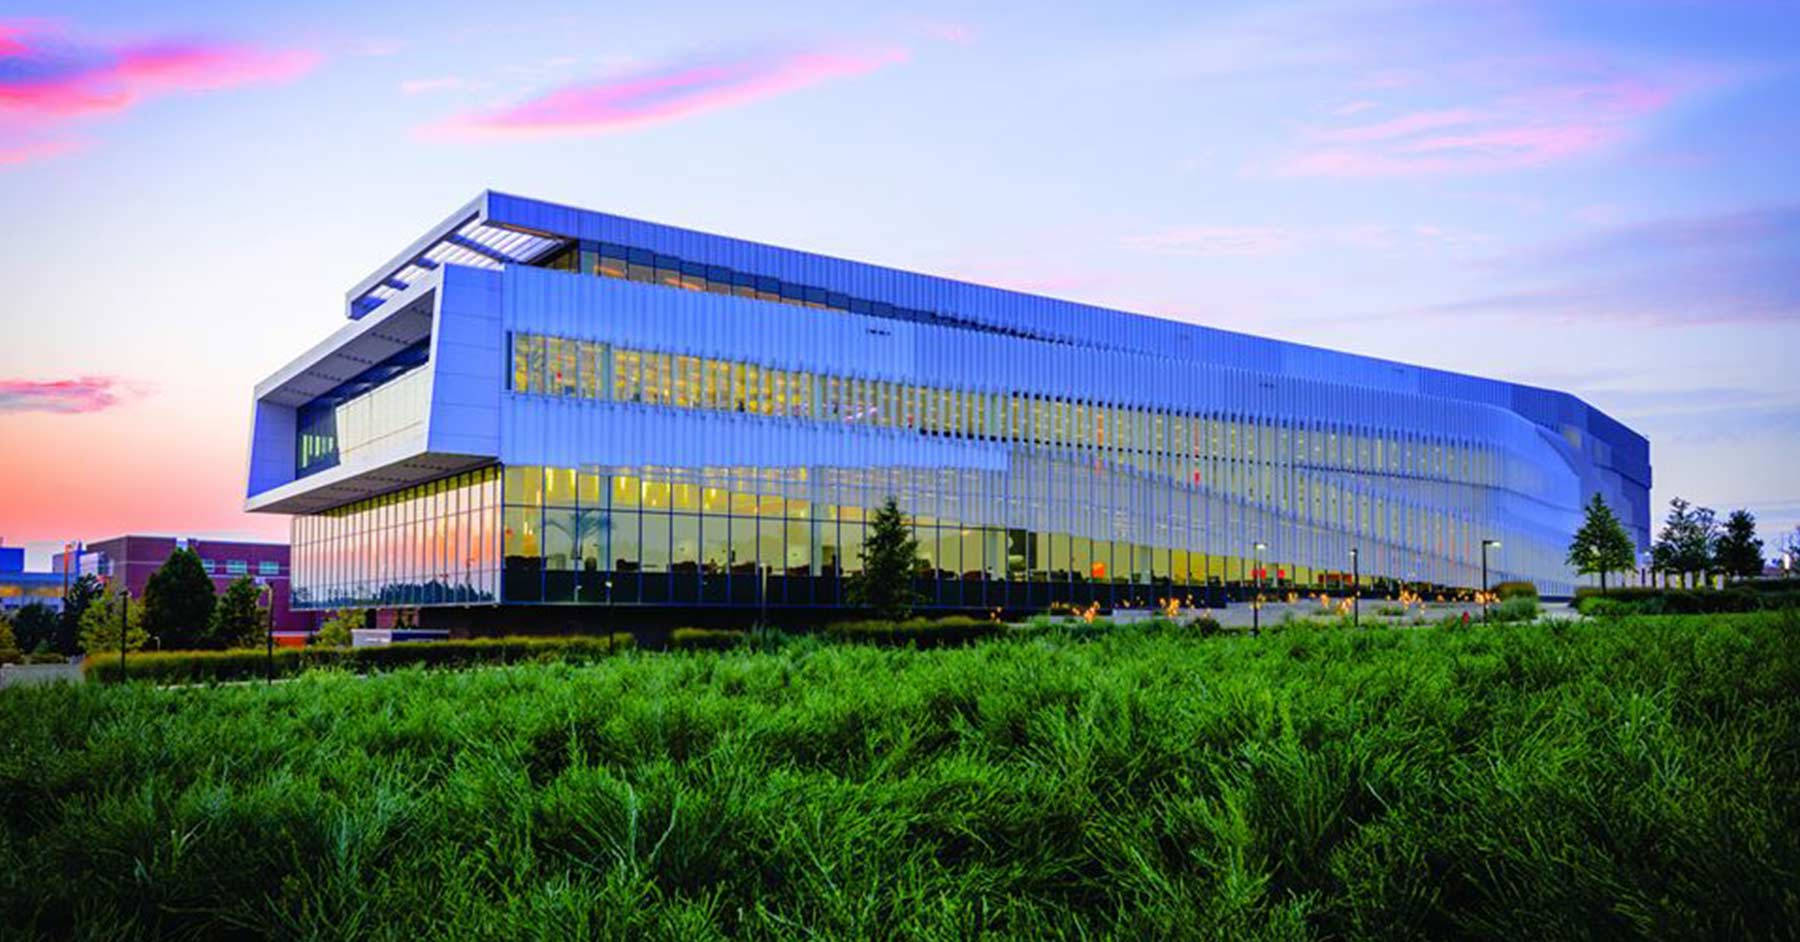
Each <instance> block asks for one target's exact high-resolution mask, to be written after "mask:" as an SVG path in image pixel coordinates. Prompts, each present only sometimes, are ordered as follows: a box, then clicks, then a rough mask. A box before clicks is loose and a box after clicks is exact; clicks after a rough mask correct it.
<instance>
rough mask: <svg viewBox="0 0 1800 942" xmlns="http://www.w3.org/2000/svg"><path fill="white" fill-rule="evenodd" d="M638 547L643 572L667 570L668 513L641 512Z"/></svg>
mask: <svg viewBox="0 0 1800 942" xmlns="http://www.w3.org/2000/svg"><path fill="white" fill-rule="evenodd" d="M642 526H643V535H642V537H641V538H640V539H641V541H642V542H641V544H640V549H641V552H642V554H643V555H642V557H641V559H642V562H643V571H644V572H668V571H669V515H668V514H661V513H651V512H649V511H644V512H643V524H642Z"/></svg>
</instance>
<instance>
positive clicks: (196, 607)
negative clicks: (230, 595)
mask: <svg viewBox="0 0 1800 942" xmlns="http://www.w3.org/2000/svg"><path fill="white" fill-rule="evenodd" d="M216 601H217V599H216V598H215V593H214V591H213V582H212V577H211V576H209V575H207V574H206V567H204V566H202V565H201V564H200V554H199V553H196V552H194V551H193V550H191V549H178V550H176V551H175V552H173V553H170V554H169V559H168V561H167V562H164V563H163V564H162V566H161V568H159V569H157V570H156V571H155V572H153V573H151V574H150V582H149V584H147V585H146V586H144V630H145V631H147V632H149V633H150V634H153V635H155V636H157V637H158V638H160V639H162V646H163V647H165V648H194V647H199V646H200V643H201V642H202V641H203V640H204V639H205V636H206V632H207V626H208V625H210V624H212V611H213V605H214V604H215V602H216Z"/></svg>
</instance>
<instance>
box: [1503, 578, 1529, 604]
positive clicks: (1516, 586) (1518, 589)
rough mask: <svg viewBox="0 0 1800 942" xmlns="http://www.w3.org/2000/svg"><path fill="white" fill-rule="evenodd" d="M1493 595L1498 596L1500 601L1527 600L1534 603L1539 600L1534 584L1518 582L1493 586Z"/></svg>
mask: <svg viewBox="0 0 1800 942" xmlns="http://www.w3.org/2000/svg"><path fill="white" fill-rule="evenodd" d="M1494 595H1496V596H1498V597H1499V598H1500V599H1501V600H1502V601H1504V600H1506V599H1518V598H1528V599H1531V600H1532V601H1533V602H1535V601H1537V600H1538V598H1539V596H1538V590H1537V585H1536V584H1535V583H1531V582H1524V581H1519V580H1515V581H1510V582H1502V583H1499V584H1498V585H1496V586H1494Z"/></svg>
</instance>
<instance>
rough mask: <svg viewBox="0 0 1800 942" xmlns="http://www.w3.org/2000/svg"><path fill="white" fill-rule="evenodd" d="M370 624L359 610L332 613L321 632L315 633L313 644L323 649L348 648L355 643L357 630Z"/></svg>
mask: <svg viewBox="0 0 1800 942" xmlns="http://www.w3.org/2000/svg"><path fill="white" fill-rule="evenodd" d="M368 623H369V617H368V616H367V615H365V614H363V611H362V609H359V608H341V609H338V610H337V611H335V612H332V613H331V617H330V618H327V619H325V623H324V624H322V625H320V626H319V630H318V631H316V632H314V633H313V637H312V643H313V644H314V645H317V646H318V647H322V648H347V647H350V645H352V644H353V643H355V640H356V635H355V634H353V633H352V632H354V631H355V630H356V629H358V628H361V627H362V626H364V625H366V624H368Z"/></svg>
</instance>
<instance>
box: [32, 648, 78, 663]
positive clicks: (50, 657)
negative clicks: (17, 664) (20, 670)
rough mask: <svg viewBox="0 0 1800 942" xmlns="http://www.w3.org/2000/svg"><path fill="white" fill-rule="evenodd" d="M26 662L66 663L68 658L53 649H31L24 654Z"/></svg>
mask: <svg viewBox="0 0 1800 942" xmlns="http://www.w3.org/2000/svg"><path fill="white" fill-rule="evenodd" d="M24 663H26V664H67V663H69V659H68V658H67V657H64V656H63V655H61V654H58V653H57V652H55V651H33V652H31V653H30V654H27V655H25V661H24Z"/></svg>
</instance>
